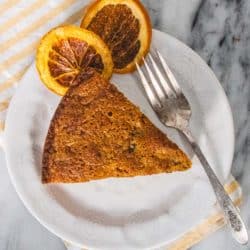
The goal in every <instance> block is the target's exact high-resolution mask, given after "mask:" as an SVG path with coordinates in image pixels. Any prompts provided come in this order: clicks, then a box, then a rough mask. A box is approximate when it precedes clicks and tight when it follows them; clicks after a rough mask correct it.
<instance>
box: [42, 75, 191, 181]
mask: <svg viewBox="0 0 250 250" xmlns="http://www.w3.org/2000/svg"><path fill="white" fill-rule="evenodd" d="M86 78H87V79H86ZM76 81H78V82H79V83H76V84H75V85H74V86H72V87H70V88H69V90H68V91H67V93H66V95H65V96H64V97H63V98H62V101H61V102H60V104H59V106H58V108H57V110H56V112H55V114H54V117H53V119H52V121H51V124H50V128H49V131H48V135H47V138H46V141H45V146H44V152H43V161H42V182H43V183H52V182H54V183H60V182H63V183H74V182H86V181H90V180H97V179H103V178H109V177H132V176H138V175H152V174H159V173H170V172H173V171H183V170H186V169H189V168H190V167H191V161H190V160H189V159H188V157H187V156H186V154H185V153H184V152H182V151H181V150H180V149H179V148H178V146H177V145H176V144H175V143H173V142H172V141H170V140H169V139H168V138H167V137H166V135H165V134H164V133H162V132H161V131H160V130H159V129H158V128H156V127H155V126H154V125H153V124H152V123H151V122H150V121H149V119H148V118H147V117H146V116H145V115H144V114H143V113H142V112H141V111H140V110H139V108H138V107H136V106H135V105H134V104H132V103H131V102H130V101H129V100H128V99H127V98H126V97H125V96H124V95H123V94H122V93H121V92H120V91H119V90H118V89H117V88H116V87H115V86H114V85H113V84H111V83H110V82H108V81H107V80H105V79H103V78H102V77H101V76H100V75H99V74H97V73H91V74H83V76H79V77H78V79H76Z"/></svg>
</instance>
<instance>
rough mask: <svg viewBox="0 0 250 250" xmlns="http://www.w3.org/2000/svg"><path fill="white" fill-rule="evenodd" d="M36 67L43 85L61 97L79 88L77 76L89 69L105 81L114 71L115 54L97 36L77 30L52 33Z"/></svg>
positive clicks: (40, 50)
mask: <svg viewBox="0 0 250 250" xmlns="http://www.w3.org/2000/svg"><path fill="white" fill-rule="evenodd" d="M36 66H37V69H38V72H39V75H40V77H41V80H42V81H43V83H44V84H45V85H46V86H47V87H48V88H49V89H50V90H52V91H54V92H55V93H57V94H59V95H64V94H65V93H66V91H67V90H68V88H69V87H70V86H72V85H75V84H78V82H77V80H79V79H78V78H77V76H78V75H79V74H80V73H82V72H84V71H85V70H87V69H89V68H93V69H95V70H96V71H97V72H98V73H100V74H101V75H102V76H103V77H104V78H105V79H109V78H110V76H111V75H112V71H113V61H112V57H111V53H110V51H109V49H108V47H107V46H106V44H105V43H104V42H103V40H102V39H101V38H100V37H98V36H97V35H96V34H95V33H93V32H91V31H89V30H84V29H81V28H79V27H75V26H71V25H68V26H61V27H57V28H55V29H52V30H51V31H50V32H48V33H47V34H46V35H45V36H44V37H43V38H42V40H41V42H40V45H39V46H38V50H37V55H36Z"/></svg>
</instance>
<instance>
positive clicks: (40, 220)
mask: <svg viewBox="0 0 250 250" xmlns="http://www.w3.org/2000/svg"><path fill="white" fill-rule="evenodd" d="M153 32H154V33H156V34H157V33H160V34H161V35H165V36H167V37H168V38H170V39H172V40H173V41H174V42H175V43H180V44H181V46H183V47H185V49H186V50H189V51H190V52H192V56H194V57H196V58H197V59H199V60H200V61H202V62H203V63H205V64H206V65H207V63H206V62H205V61H204V60H203V59H202V58H201V57H200V55H199V54H197V53H196V52H195V51H194V50H193V49H192V48H190V47H188V46H187V45H186V44H185V43H183V42H182V41H181V40H179V39H177V38H175V37H173V36H172V35H170V34H168V33H166V32H163V31H160V30H157V29H153ZM32 65H34V61H33V62H32V63H31V65H30V66H29V68H28V69H27V71H26V72H25V74H24V75H23V76H22V78H21V79H20V80H19V82H21V81H22V79H23V78H24V77H25V76H26V74H27V73H28V72H29V69H30V68H31V67H32ZM207 70H208V71H209V72H210V74H211V75H212V76H213V78H214V82H216V84H217V87H218V88H220V90H221V91H220V92H221V94H222V95H223V96H224V101H225V104H226V109H227V115H228V119H229V120H230V121H229V127H230V128H229V129H230V130H231V134H232V136H231V140H232V143H231V146H232V153H231V154H230V156H231V158H230V161H229V162H230V167H229V169H228V174H227V178H228V177H229V176H230V173H231V167H232V161H233V156H234V150H235V129H234V122H233V114H232V109H231V107H230V104H229V100H228V98H227V96H226V93H225V91H224V89H223V87H222V85H221V83H220V82H219V80H218V79H217V77H216V75H215V73H214V72H213V71H212V69H211V68H210V67H209V66H208V65H207ZM17 89H18V88H17ZM15 94H16V93H15ZM15 94H14V96H15ZM12 103H13V101H12V100H11V102H10V106H9V108H12V106H13V105H12ZM9 114H10V112H9V110H8V112H7V115H6V120H5V121H6V124H5V125H6V126H5V130H4V132H3V133H2V135H1V136H2V137H3V149H4V152H5V159H6V166H7V170H8V173H9V176H10V179H11V182H12V185H13V186H14V188H15V190H16V192H17V194H18V196H19V198H20V199H21V201H22V202H23V204H24V205H25V207H26V208H27V209H28V211H29V213H31V215H32V216H33V217H35V218H36V220H38V221H39V223H40V224H42V225H43V226H44V227H45V228H46V229H47V230H49V231H50V232H52V233H53V234H55V235H56V236H57V237H59V238H60V239H61V240H63V241H67V242H69V243H71V244H73V245H74V246H78V247H81V248H82V247H85V248H89V247H90V248H91V249H99V248H95V247H91V245H88V246H86V245H84V243H82V244H81V245H80V244H79V243H77V242H72V241H71V240H69V239H67V237H65V236H66V235H64V233H63V231H61V230H57V231H56V229H54V228H53V227H51V224H49V223H47V222H46V221H45V220H43V219H40V218H39V215H37V214H36V212H35V211H34V210H33V209H32V208H31V207H30V205H29V203H28V201H27V200H26V198H24V197H23V192H22V191H20V190H19V188H18V185H17V182H16V180H15V178H14V174H13V173H12V168H11V167H10V164H9V158H10V157H11V156H10V155H9V154H8V149H7V146H5V143H4V139H5V136H6V135H7V132H6V131H8V124H9V123H8V120H9V117H10V115H9ZM194 226H195V225H194ZM184 233H185V232H184ZM179 236H180V235H178V236H176V237H179ZM174 240H175V239H173V241H174ZM171 242H172V241H167V242H161V243H159V244H158V245H154V247H162V246H164V245H166V244H169V243H171ZM143 249H144V248H143ZM145 249H148V248H145Z"/></svg>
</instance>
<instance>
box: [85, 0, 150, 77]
mask: <svg viewBox="0 0 250 250" xmlns="http://www.w3.org/2000/svg"><path fill="white" fill-rule="evenodd" d="M81 27H82V28H85V29H88V30H91V31H93V32H95V33H96V34H98V35H99V36H100V37H101V38H102V39H103V40H104V42H105V43H106V44H107V45H108V47H109V49H110V50H111V53H112V58H113V62H114V71H115V72H117V73H127V72H131V71H133V70H134V69H135V63H136V62H138V63H141V61H142V57H143V56H145V55H146V54H147V52H148V50H149V48H150V43H151V36H152V27H151V22H150V18H149V15H148V13H147V11H146V9H145V8H144V6H143V5H142V4H141V3H140V1H139V0H96V1H94V2H93V3H92V4H91V5H90V6H89V7H88V8H87V10H86V13H85V15H84V17H83V20H82V23H81Z"/></svg>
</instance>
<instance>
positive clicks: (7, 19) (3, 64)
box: [0, 0, 242, 250]
mask: <svg viewBox="0 0 250 250" xmlns="http://www.w3.org/2000/svg"><path fill="white" fill-rule="evenodd" d="M87 2H88V0H54V1H51V0H30V1H27V0H2V1H0V54H1V57H0V130H4V121H5V116H6V112H7V110H8V105H9V102H10V100H11V97H12V96H13V94H14V93H15V89H16V87H17V85H18V82H19V80H20V79H21V77H22V76H23V75H24V73H25V72H26V70H27V68H28V67H29V65H30V64H31V62H32V61H33V59H34V53H35V49H36V47H37V44H38V42H39V40H40V38H41V37H42V35H43V34H45V33H46V32H47V31H48V30H50V29H51V28H53V27H55V26H57V25H60V24H67V23H68V24H69V23H75V22H77V21H78V20H79V19H80V17H81V16H82V13H83V9H84V5H85V4H86V3H87ZM225 188H226V190H227V192H228V193H229V194H230V195H231V197H232V199H233V201H234V203H235V204H237V205H240V203H241V202H242V193H241V188H240V186H239V185H238V183H237V182H236V181H235V179H234V178H233V177H232V176H231V177H230V179H229V180H228V183H227V184H226V186H225ZM224 224H225V221H224V219H223V216H222V214H220V213H218V210H217V209H215V210H214V211H211V215H210V216H209V217H208V218H206V219H205V220H204V221H202V222H201V223H200V224H199V225H197V226H196V227H195V228H192V229H190V231H189V232H187V233H185V234H184V235H183V236H182V237H181V238H180V239H177V240H176V241H175V242H173V243H172V244H171V245H168V246H165V247H164V248H162V249H187V248H190V247H191V246H192V245H194V244H196V243H197V242H199V241H200V240H202V239H203V238H204V237H206V236H207V235H209V234H210V233H212V232H214V231H216V230H217V229H219V228H220V227H222V226H223V225H224ZM66 244H67V243H66ZM67 246H68V249H72V250H73V249H77V248H75V247H74V246H71V245H69V244H67Z"/></svg>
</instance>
